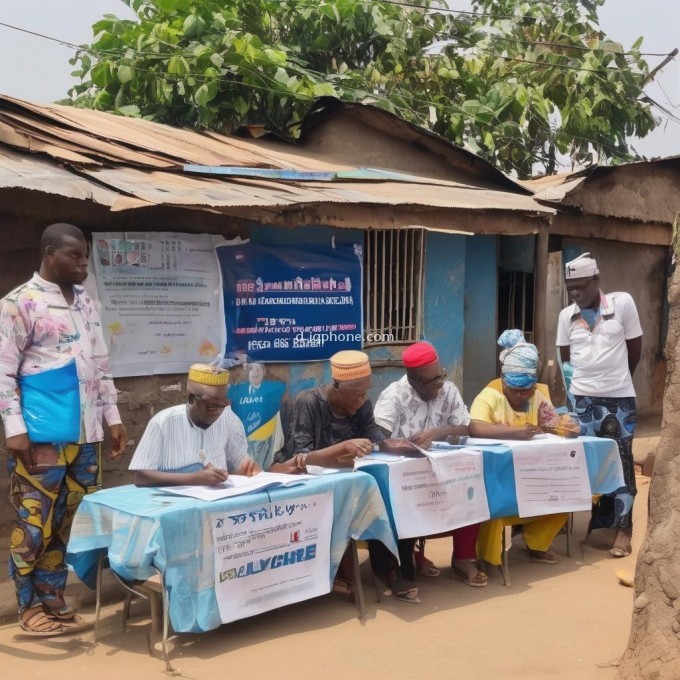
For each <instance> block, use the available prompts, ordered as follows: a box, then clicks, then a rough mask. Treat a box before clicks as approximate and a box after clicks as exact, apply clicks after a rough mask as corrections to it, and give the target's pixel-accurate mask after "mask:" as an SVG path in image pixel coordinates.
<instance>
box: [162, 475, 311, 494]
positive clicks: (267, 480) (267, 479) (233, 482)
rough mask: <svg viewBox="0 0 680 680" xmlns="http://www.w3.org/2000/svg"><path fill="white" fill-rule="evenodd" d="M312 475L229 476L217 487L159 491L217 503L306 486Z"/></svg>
mask: <svg viewBox="0 0 680 680" xmlns="http://www.w3.org/2000/svg"><path fill="white" fill-rule="evenodd" d="M310 478H311V475H286V474H283V473H279V472H259V473H258V474H256V475H253V476H252V477H246V476H245V475H229V478H228V479H227V481H226V482H222V483H221V484H216V485H215V486H163V487H160V488H159V491H163V492H164V493H170V494H174V495H176V496H189V497H190V498H197V499H198V500H201V501H217V500H220V499H221V498H231V497H232V496H242V495H243V494H246V493H254V492H256V491H263V490H264V489H271V488H274V487H281V486H296V485H298V484H304V481H305V479H310Z"/></svg>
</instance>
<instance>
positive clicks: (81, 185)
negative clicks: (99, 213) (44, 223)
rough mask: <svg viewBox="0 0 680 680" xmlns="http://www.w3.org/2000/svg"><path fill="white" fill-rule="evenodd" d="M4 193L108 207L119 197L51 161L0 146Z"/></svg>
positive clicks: (0, 177)
mask: <svg viewBox="0 0 680 680" xmlns="http://www.w3.org/2000/svg"><path fill="white" fill-rule="evenodd" d="M2 189H29V190H31V191H41V192H43V193H46V194H58V195H60V196H66V197H67V198H76V199H78V200H82V201H94V202H95V203H100V204H102V205H108V206H111V205H113V203H114V201H115V200H116V198H117V197H118V194H117V193H116V192H114V191H111V190H108V189H106V188H103V187H100V186H99V185H97V184H96V183H94V182H90V181H88V180H87V179H86V178H83V177H79V176H78V175H75V174H73V173H71V172H69V171H68V170H66V169H64V168H62V167H60V166H58V165H56V164H55V163H53V162H51V161H49V160H48V159H42V158H38V157H36V156H30V155H29V156H27V155H26V154H22V153H17V152H15V151H12V150H10V149H8V148H6V147H2V146H1V145H0V190H2Z"/></svg>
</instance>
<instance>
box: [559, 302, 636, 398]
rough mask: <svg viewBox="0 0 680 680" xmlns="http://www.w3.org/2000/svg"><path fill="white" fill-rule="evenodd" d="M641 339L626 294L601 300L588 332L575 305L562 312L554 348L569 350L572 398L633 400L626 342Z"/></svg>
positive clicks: (633, 305) (633, 390)
mask: <svg viewBox="0 0 680 680" xmlns="http://www.w3.org/2000/svg"><path fill="white" fill-rule="evenodd" d="M641 335H642V328H641V327H640V318H639V317H638V313H637V309H636V307H635V302H633V298H632V297H631V296H630V295H629V294H628V293H609V294H608V295H602V296H601V302H600V316H599V318H598V319H597V321H596V323H595V327H594V328H593V330H592V331H591V330H590V327H589V326H588V323H587V322H586V321H585V320H584V319H583V317H582V316H581V310H580V309H579V307H578V305H577V304H573V305H569V307H566V308H565V309H563V310H562V311H561V312H560V318H559V321H558V323H557V346H558V347H564V346H567V345H568V346H569V356H570V363H571V365H572V366H573V367H574V376H573V378H572V380H571V390H570V391H571V392H572V394H574V395H576V396H584V397H634V396H635V389H634V387H633V379H632V377H631V375H630V371H629V369H628V347H627V346H626V340H632V339H633V338H639V337H640V336H641Z"/></svg>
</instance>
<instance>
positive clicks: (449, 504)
mask: <svg viewBox="0 0 680 680" xmlns="http://www.w3.org/2000/svg"><path fill="white" fill-rule="evenodd" d="M437 462H438V466H437V467H438V473H439V474H438V475H437V474H435V472H434V471H433V469H432V463H431V462H430V460H429V459H428V458H409V459H406V460H402V461H397V462H395V463H389V464H388V465H389V491H390V503H391V505H392V513H393V516H394V523H395V526H396V528H397V534H398V535H399V538H413V537H417V536H428V535H430V534H438V533H442V532H444V531H450V530H451V529H458V528H459V527H465V526H469V525H470V524H477V523H478V522H483V521H484V520H487V519H489V504H488V502H487V499H486V489H485V487H484V469H483V462H482V452H481V451H477V450H473V449H459V450H457V451H447V452H442V453H438V454H437Z"/></svg>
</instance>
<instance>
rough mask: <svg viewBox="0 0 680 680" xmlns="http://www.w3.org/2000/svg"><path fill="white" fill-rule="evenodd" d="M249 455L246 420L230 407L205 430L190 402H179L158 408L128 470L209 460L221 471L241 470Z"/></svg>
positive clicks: (169, 469) (174, 467) (177, 467)
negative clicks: (191, 411) (195, 418)
mask: <svg viewBox="0 0 680 680" xmlns="http://www.w3.org/2000/svg"><path fill="white" fill-rule="evenodd" d="M202 454H203V455H202ZM247 457H248V443H247V442H246V433H245V431H244V429H243V423H241V421H240V420H239V419H238V418H237V417H236V415H235V414H234V412H233V411H232V410H231V407H230V406H227V408H225V409H224V411H223V412H222V414H221V415H220V417H219V418H218V419H217V420H216V421H215V422H214V423H213V424H212V425H211V426H210V427H208V428H207V429H205V430H204V429H203V428H201V427H197V426H196V425H194V424H193V423H192V422H191V419H190V418H189V413H188V412H187V405H186V404H180V405H179V406H171V407H170V408H166V409H163V410H162V411H159V412H158V413H157V414H156V415H155V416H154V417H153V418H152V419H151V420H150V421H149V424H148V425H147V426H146V430H144V434H143V435H142V438H141V440H140V441H139V445H138V446H137V450H136V451H135V454H134V456H132V460H131V461H130V468H129V469H130V470H161V471H163V472H179V471H181V470H183V468H186V467H187V466H189V465H201V464H202V463H203V462H206V463H212V464H213V465H214V466H215V467H217V468H219V469H220V470H227V471H228V472H238V469H239V467H240V465H241V462H242V461H243V460H244V459H245V458H247Z"/></svg>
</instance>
